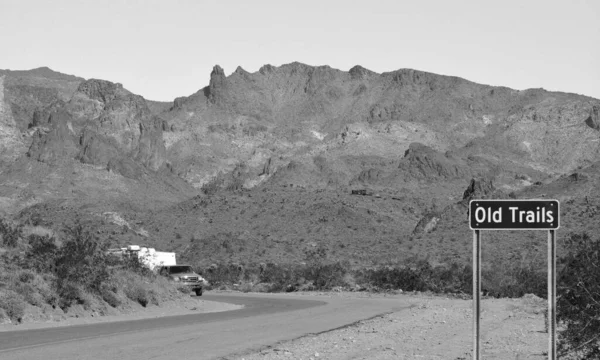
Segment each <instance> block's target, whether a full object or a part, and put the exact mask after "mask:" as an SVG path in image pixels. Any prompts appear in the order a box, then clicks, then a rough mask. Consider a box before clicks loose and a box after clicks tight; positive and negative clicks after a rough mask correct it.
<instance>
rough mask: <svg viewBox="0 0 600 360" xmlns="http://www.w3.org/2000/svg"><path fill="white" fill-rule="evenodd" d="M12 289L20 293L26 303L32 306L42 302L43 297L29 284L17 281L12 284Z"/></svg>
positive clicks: (39, 304)
mask: <svg viewBox="0 0 600 360" xmlns="http://www.w3.org/2000/svg"><path fill="white" fill-rule="evenodd" d="M12 289H13V290H14V291H15V292H17V293H18V294H20V295H21V296H22V297H23V299H24V300H25V301H26V302H27V303H28V304H31V305H33V306H41V305H43V304H44V299H43V298H42V296H41V295H40V294H39V293H38V292H37V289H36V288H35V287H33V286H32V285H31V284H27V283H22V282H17V283H16V284H14V285H13V286H12Z"/></svg>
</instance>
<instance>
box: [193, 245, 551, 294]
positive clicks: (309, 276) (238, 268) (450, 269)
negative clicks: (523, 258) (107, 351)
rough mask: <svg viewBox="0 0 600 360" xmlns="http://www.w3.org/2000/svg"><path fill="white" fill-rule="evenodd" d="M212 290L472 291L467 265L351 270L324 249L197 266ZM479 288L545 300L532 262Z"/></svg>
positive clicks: (490, 273)
mask: <svg viewBox="0 0 600 360" xmlns="http://www.w3.org/2000/svg"><path fill="white" fill-rule="evenodd" d="M196 271H197V272H199V273H202V274H203V276H204V277H205V278H206V279H207V280H208V281H209V282H210V284H211V285H212V286H213V288H218V289H229V288H237V289H239V290H242V291H261V292H278V291H298V290H347V291H374V292H387V291H398V290H402V291H419V292H432V293H443V294H456V295H459V296H464V297H469V296H471V293H472V267H471V265H470V264H459V263H452V264H439V265H432V264H431V263H430V262H429V261H428V260H427V259H425V258H418V257H415V258H412V259H409V260H407V261H405V262H402V263H397V264H390V265H381V266H374V267H371V268H357V267H352V266H350V264H349V263H348V262H340V261H332V260H329V258H328V256H327V254H326V253H325V252H324V250H323V249H318V248H317V249H316V250H314V251H309V252H307V253H306V261H304V262H302V263H299V264H277V263H271V262H267V263H245V264H241V263H219V264H216V263H215V264H211V265H210V266H206V265H205V264H197V265H196ZM482 278H483V284H482V289H483V291H484V293H485V295H488V296H492V297H521V296H523V295H525V294H528V293H533V294H535V295H537V296H539V297H543V298H545V297H546V273H545V271H544V268H542V269H540V268H539V267H536V265H535V264H531V263H525V264H516V265H515V266H506V264H500V263H498V262H496V263H493V264H492V265H491V266H490V267H488V268H484V269H483V270H482Z"/></svg>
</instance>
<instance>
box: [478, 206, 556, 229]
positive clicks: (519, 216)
mask: <svg viewBox="0 0 600 360" xmlns="http://www.w3.org/2000/svg"><path fill="white" fill-rule="evenodd" d="M559 206H560V205H559V202H558V200H471V202H470V203H469V226H470V227H471V229H473V230H527V229H540V230H543V229H548V230H552V229H558V228H559V226H560V211H559Z"/></svg>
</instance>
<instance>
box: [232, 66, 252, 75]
mask: <svg viewBox="0 0 600 360" xmlns="http://www.w3.org/2000/svg"><path fill="white" fill-rule="evenodd" d="M235 73H236V74H238V75H248V74H250V73H249V72H247V71H246V70H244V68H242V67H241V66H238V67H237V68H236V69H235Z"/></svg>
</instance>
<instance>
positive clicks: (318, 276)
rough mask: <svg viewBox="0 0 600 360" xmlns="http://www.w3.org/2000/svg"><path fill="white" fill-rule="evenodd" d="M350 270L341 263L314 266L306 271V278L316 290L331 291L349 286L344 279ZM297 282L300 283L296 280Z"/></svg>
mask: <svg viewBox="0 0 600 360" xmlns="http://www.w3.org/2000/svg"><path fill="white" fill-rule="evenodd" d="M347 272H348V270H347V269H346V267H345V266H344V265H342V264H341V263H339V262H336V263H332V264H314V265H313V266H307V267H306V268H305V270H304V272H303V273H304V278H305V280H307V281H311V282H312V284H313V286H314V288H315V289H316V290H329V289H331V288H333V287H334V286H344V285H347V284H346V283H345V282H344V277H345V276H346V273H347ZM296 282H299V281H298V279H296Z"/></svg>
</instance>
